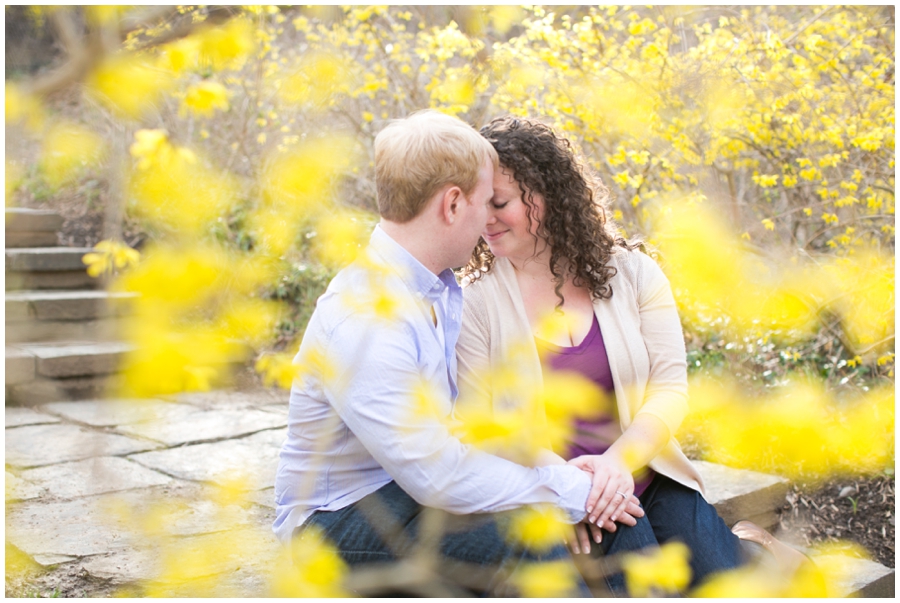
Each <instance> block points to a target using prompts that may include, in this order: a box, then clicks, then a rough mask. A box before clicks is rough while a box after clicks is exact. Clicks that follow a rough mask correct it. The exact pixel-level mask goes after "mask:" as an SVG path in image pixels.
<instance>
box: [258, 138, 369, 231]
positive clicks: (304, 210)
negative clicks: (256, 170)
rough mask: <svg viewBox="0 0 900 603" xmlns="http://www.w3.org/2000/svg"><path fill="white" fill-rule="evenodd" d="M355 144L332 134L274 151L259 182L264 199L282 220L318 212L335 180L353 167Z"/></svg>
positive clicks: (322, 206)
mask: <svg viewBox="0 0 900 603" xmlns="http://www.w3.org/2000/svg"><path fill="white" fill-rule="evenodd" d="M356 144H357V143H356V142H355V141H354V140H353V139H352V138H350V137H342V136H339V135H335V136H331V137H329V138H322V139H318V140H311V141H308V142H304V143H302V144H299V145H297V146H294V147H291V148H289V149H286V150H284V151H279V152H276V153H275V154H274V155H272V156H271V157H270V158H269V160H268V162H267V165H266V168H265V169H264V171H263V175H262V176H261V179H260V181H261V184H262V187H263V191H264V200H265V201H266V203H267V204H268V205H269V206H270V207H273V208H277V211H279V212H282V213H283V214H284V216H285V218H286V219H301V218H305V217H307V216H310V215H314V214H315V213H316V212H318V211H321V210H322V209H323V208H325V207H327V204H328V201H330V195H331V192H332V189H333V188H334V186H335V184H336V183H337V180H338V178H339V177H340V176H341V175H342V174H343V173H344V172H346V170H347V169H349V168H350V166H351V165H352V164H353V160H354V157H355V149H356Z"/></svg>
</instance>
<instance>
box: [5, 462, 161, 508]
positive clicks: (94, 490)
mask: <svg viewBox="0 0 900 603" xmlns="http://www.w3.org/2000/svg"><path fill="white" fill-rule="evenodd" d="M21 477H22V478H23V479H25V480H27V481H28V482H30V483H32V484H35V485H37V486H38V487H40V488H42V489H44V490H45V491H46V492H47V493H48V494H49V495H51V496H54V497H56V498H77V497H80V496H93V495H96V494H105V493H107V492H117V491H120V490H129V489H133V488H146V487H149V486H162V485H165V484H168V483H171V482H172V478H170V477H168V476H166V475H163V474H162V473H159V472H156V471H153V470H151V469H147V468H146V467H143V466H141V465H138V464H137V463H133V462H131V461H128V460H126V459H123V458H119V457H114V456H103V457H95V458H91V459H85V460H83V461H72V462H69V463H59V464H56V465H48V466H46V467H39V468H37V469H29V470H26V471H23V472H22V474H21Z"/></svg>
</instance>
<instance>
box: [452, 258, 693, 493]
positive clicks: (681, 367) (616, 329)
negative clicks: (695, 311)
mask: <svg viewBox="0 0 900 603" xmlns="http://www.w3.org/2000/svg"><path fill="white" fill-rule="evenodd" d="M609 264H610V265H611V266H613V267H614V268H615V269H616V275H615V276H613V277H612V279H611V280H610V281H609V284H610V286H611V287H612V291H613V295H612V297H611V298H609V299H602V300H599V301H595V302H594V315H595V316H596V317H597V321H598V323H599V325H600V332H601V333H602V334H603V341H604V343H605V345H606V351H607V355H608V356H609V367H610V370H611V372H612V378H613V383H614V385H615V393H616V403H617V409H618V413H619V426H618V430H616V427H615V426H613V429H614V430H616V433H615V434H612V439H615V437H618V435H621V433H622V432H623V431H624V430H625V429H627V428H628V426H629V425H630V424H631V421H632V419H633V418H634V416H635V415H636V414H638V413H648V414H651V415H653V416H655V417H657V418H658V419H660V420H661V421H662V422H663V423H664V424H665V425H666V426H667V427H668V428H669V433H670V434H674V433H675V432H676V430H677V429H678V427H679V426H680V425H681V422H682V420H683V419H684V417H685V415H686V414H687V412H688V404H687V361H686V356H685V348H684V335H683V333H682V330H681V322H680V321H679V319H678V312H677V310H676V307H675V299H674V298H673V297H672V291H671V288H670V286H669V281H668V280H667V279H666V277H665V275H664V274H663V272H662V270H660V268H659V266H658V265H657V264H656V262H654V261H653V260H652V259H651V258H650V257H649V256H647V255H645V254H643V253H641V252H639V251H628V250H626V249H624V248H616V250H615V253H614V254H613V255H612V256H611V258H610V262H609ZM463 296H464V297H463V299H464V309H463V321H462V332H461V333H460V336H459V343H458V344H457V346H456V353H457V358H458V362H459V392H460V399H461V400H466V399H469V400H482V401H490V404H491V405H492V408H494V409H502V408H509V407H510V406H511V405H515V404H516V401H515V400H510V399H500V397H499V396H498V399H494V398H493V397H492V395H491V383H490V379H491V377H490V375H496V374H497V372H496V370H494V371H492V370H491V369H492V368H494V369H496V368H497V367H499V366H503V365H506V366H509V365H510V364H512V365H514V367H515V368H516V374H517V375H518V376H519V377H518V378H519V381H520V382H518V383H517V384H516V391H517V392H521V393H523V394H527V393H528V392H534V391H539V390H540V388H541V387H542V385H543V377H542V370H541V363H540V358H539V357H538V351H537V346H536V345H535V343H534V335H533V333H532V329H531V326H530V324H529V322H528V317H527V315H526V313H525V306H524V304H523V301H522V296H521V293H520V292H519V285H518V283H517V281H516V276H515V272H514V269H513V267H512V264H510V262H509V261H508V260H507V259H505V258H496V260H495V261H494V265H493V267H492V268H491V271H490V272H489V273H487V274H486V275H484V276H482V277H481V278H480V279H478V280H476V281H475V282H473V283H470V284H468V285H467V286H466V287H465V289H464V290H463ZM507 390H508V388H507ZM649 465H650V467H651V468H652V469H653V470H654V471H656V472H657V473H661V474H663V475H665V476H668V477H669V478H671V479H673V480H675V481H677V482H679V483H681V484H684V485H685V486H688V487H690V488H693V489H694V490H697V491H699V492H701V493H704V488H703V480H702V478H701V477H700V474H699V473H697V470H696V469H695V468H694V466H693V465H692V464H691V462H690V461H688V459H687V457H685V456H684V453H683V452H682V451H681V447H680V446H679V445H678V442H677V441H676V440H675V438H674V437H670V439H669V442H668V443H667V444H666V445H665V448H663V450H662V452H660V453H659V455H658V456H657V457H656V458H655V459H653V460H652V461H651V462H650V463H649Z"/></svg>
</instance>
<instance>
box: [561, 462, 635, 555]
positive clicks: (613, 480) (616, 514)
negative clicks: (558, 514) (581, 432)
mask: <svg viewBox="0 0 900 603" xmlns="http://www.w3.org/2000/svg"><path fill="white" fill-rule="evenodd" d="M567 464H569V465H573V466H575V467H578V468H579V469H581V470H582V471H584V472H585V473H588V474H589V475H590V477H591V492H590V494H589V495H588V499H587V506H586V509H585V510H586V511H587V516H586V517H585V519H584V521H583V522H582V523H579V524H576V525H575V539H574V541H573V542H572V543H571V549H572V552H573V553H589V552H590V551H591V537H590V536H591V534H593V539H594V542H596V543H597V544H599V543H600V542H601V541H602V540H603V535H602V533H601V531H600V530H601V528H602V529H605V530H606V531H607V532H615V531H616V522H620V523H623V524H625V525H627V526H634V525H636V524H637V519H636V518H638V517H643V516H644V510H643V509H642V508H641V506H640V502H639V501H638V499H637V497H636V496H634V477H633V476H632V474H631V471H629V470H628V468H627V467H626V466H625V465H624V463H621V462H619V461H618V460H617V459H616V458H614V457H612V456H607V455H603V454H592V455H584V456H579V457H577V458H574V459H572V460H571V461H569V462H568V463H567Z"/></svg>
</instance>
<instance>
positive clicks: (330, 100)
mask: <svg viewBox="0 0 900 603" xmlns="http://www.w3.org/2000/svg"><path fill="white" fill-rule="evenodd" d="M358 76H359V68H358V66H357V65H356V64H355V63H353V62H352V61H348V60H346V59H344V58H343V57H342V56H341V55H340V54H339V53H338V52H327V51H326V52H309V53H305V54H304V56H303V58H302V61H301V62H300V64H299V65H298V66H297V67H296V68H295V69H294V70H293V72H292V73H291V74H290V75H288V76H287V77H286V78H284V79H283V80H279V82H278V83H277V85H278V93H279V95H280V96H281V98H282V99H283V100H284V101H286V102H288V103H293V104H297V103H299V104H306V105H308V106H311V107H312V108H318V109H324V108H327V107H330V106H331V105H333V104H334V103H335V101H336V100H337V98H338V97H339V96H340V95H345V94H348V93H349V92H350V91H351V90H352V89H353V88H355V87H356V86H357V85H358V79H359V78H358Z"/></svg>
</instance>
